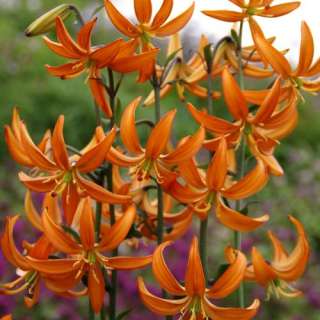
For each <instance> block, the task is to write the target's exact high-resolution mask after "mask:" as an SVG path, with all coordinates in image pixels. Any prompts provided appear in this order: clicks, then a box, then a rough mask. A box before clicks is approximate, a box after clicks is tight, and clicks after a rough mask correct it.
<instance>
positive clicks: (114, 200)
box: [75, 171, 131, 204]
mask: <svg viewBox="0 0 320 320" xmlns="http://www.w3.org/2000/svg"><path fill="white" fill-rule="evenodd" d="M75 178H76V181H77V184H78V186H79V187H80V188H81V189H82V190H84V191H85V192H86V193H87V194H88V195H89V196H90V197H92V198H93V199H95V200H97V201H98V202H103V203H105V202H106V203H110V204H127V203H129V202H130V201H131V197H130V196H125V195H119V194H115V193H113V192H110V191H108V190H107V189H105V188H103V187H101V186H99V185H97V184H96V183H94V182H92V181H90V180H87V179H84V178H82V177H81V175H80V174H79V173H78V172H77V171H76V173H75Z"/></svg>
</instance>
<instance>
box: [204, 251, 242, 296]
mask: <svg viewBox="0 0 320 320" xmlns="http://www.w3.org/2000/svg"><path fill="white" fill-rule="evenodd" d="M230 255H232V256H233V257H234V258H233V261H232V262H231V263H230V265H229V267H228V268H227V270H226V271H225V272H224V273H223V274H222V275H221V276H220V277H219V278H218V279H217V280H216V281H215V282H214V284H213V285H212V286H211V288H210V289H209V290H208V291H207V292H206V295H207V297H209V298H211V299H223V298H225V297H227V296H228V295H229V294H231V293H232V292H234V291H235V290H236V289H237V288H238V287H239V286H240V283H241V281H242V280H243V277H244V273H245V270H246V266H247V259H246V256H245V255H244V254H243V253H242V252H241V251H239V250H234V249H233V248H231V247H227V248H226V256H230Z"/></svg>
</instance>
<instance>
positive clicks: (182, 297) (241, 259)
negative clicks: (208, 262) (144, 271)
mask: <svg viewBox="0 0 320 320" xmlns="http://www.w3.org/2000/svg"><path fill="white" fill-rule="evenodd" d="M169 244H170V242H166V243H163V244H161V245H160V246H159V247H158V248H157V249H156V251H155V253H154V256H153V261H152V269H153V273H154V276H155V277H156V279H157V281H158V282H159V284H160V286H161V287H162V288H163V289H164V290H165V291H167V292H168V293H170V294H171V295H173V296H176V297H177V299H163V298H159V297H157V296H155V295H153V294H152V293H150V292H149V291H148V289H147V288H146V286H145V284H144V281H143V279H142V278H141V277H139V278H138V287H139V293H140V297H141V300H142V302H143V303H144V304H145V305H146V306H147V308H149V309H150V310H151V311H152V312H153V313H156V314H159V315H176V314H180V315H181V319H186V320H187V319H203V320H204V319H221V320H230V319H238V320H245V319H252V318H253V317H254V316H255V315H256V313H257V311H258V308H259V305H260V303H259V300H254V302H253V303H252V304H251V305H250V306H249V307H248V308H226V307H218V306H216V305H214V304H213V303H211V302H210V299H222V298H225V297H227V296H228V295H229V294H231V293H232V292H234V291H235V290H236V289H237V288H238V287H239V285H240V283H241V281H242V279H243V275H244V271H245V268H246V258H245V256H244V255H243V253H241V252H240V251H236V250H234V249H232V248H230V247H229V248H227V249H226V256H227V258H228V260H229V263H230V265H229V267H228V268H227V270H226V271H225V272H224V273H223V274H222V275H221V276H220V277H219V278H218V279H217V280H216V281H215V282H214V284H213V285H212V286H211V287H210V288H209V289H207V288H206V281H205V277H204V272H203V268H202V264H201V259H200V255H199V249H198V239H197V238H196V237H194V238H193V240H192V244H191V246H190V250H189V258H188V264H187V270H186V274H185V281H184V286H182V285H181V284H180V283H179V281H178V280H177V279H176V278H175V277H174V276H173V274H172V273H171V271H170V270H169V268H168V266H167V264H166V262H165V260H164V258H163V251H164V249H165V248H166V247H167V246H168V245H169Z"/></svg>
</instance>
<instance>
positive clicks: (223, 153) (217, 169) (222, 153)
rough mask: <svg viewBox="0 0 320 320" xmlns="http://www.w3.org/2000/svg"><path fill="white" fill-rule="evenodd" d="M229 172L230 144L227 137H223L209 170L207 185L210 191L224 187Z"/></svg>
mask: <svg viewBox="0 0 320 320" xmlns="http://www.w3.org/2000/svg"><path fill="white" fill-rule="evenodd" d="M227 172H228V145H227V141H226V139H225V138H224V137H222V138H221V139H220V141H219V145H218V148H217V151H216V152H215V154H214V156H213V157H212V160H211V162H210V164H209V167H208V170H207V186H208V188H209V190H210V191H218V190H220V189H221V188H222V187H223V185H224V183H225V180H226V176H227Z"/></svg>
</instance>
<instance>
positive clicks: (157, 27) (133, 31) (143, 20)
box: [104, 0, 195, 49]
mask: <svg viewBox="0 0 320 320" xmlns="http://www.w3.org/2000/svg"><path fill="white" fill-rule="evenodd" d="M104 4H105V9H106V12H107V14H108V16H109V18H110V20H111V22H112V23H113V25H114V26H115V27H116V28H117V29H118V30H119V31H120V32H121V33H123V34H125V35H126V36H128V37H129V38H134V39H139V41H140V44H141V45H142V48H144V49H147V48H148V47H150V46H152V45H151V44H150V39H151V38H153V37H167V36H170V35H173V34H175V33H177V32H178V31H179V30H181V29H182V28H183V27H184V26H185V25H186V24H187V23H188V22H189V20H190V19H191V16H192V14H193V11H194V6H195V4H194V3H193V4H192V5H191V6H190V7H189V8H188V9H187V10H186V11H184V12H183V13H181V14H180V15H178V16H177V17H175V18H174V19H172V20H170V21H168V22H167V20H168V18H169V16H170V14H171V11H172V7H173V0H163V3H162V6H161V7H160V9H159V11H158V12H157V13H156V15H155V16H154V18H153V19H152V20H151V17H152V2H151V0H134V8H135V13H136V17H137V19H138V24H137V25H134V24H132V23H131V22H130V21H129V20H127V18H125V17H124V16H123V15H122V14H121V13H120V12H119V11H118V10H117V9H116V7H115V6H114V5H113V4H112V2H111V1H110V0H105V1H104Z"/></svg>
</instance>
